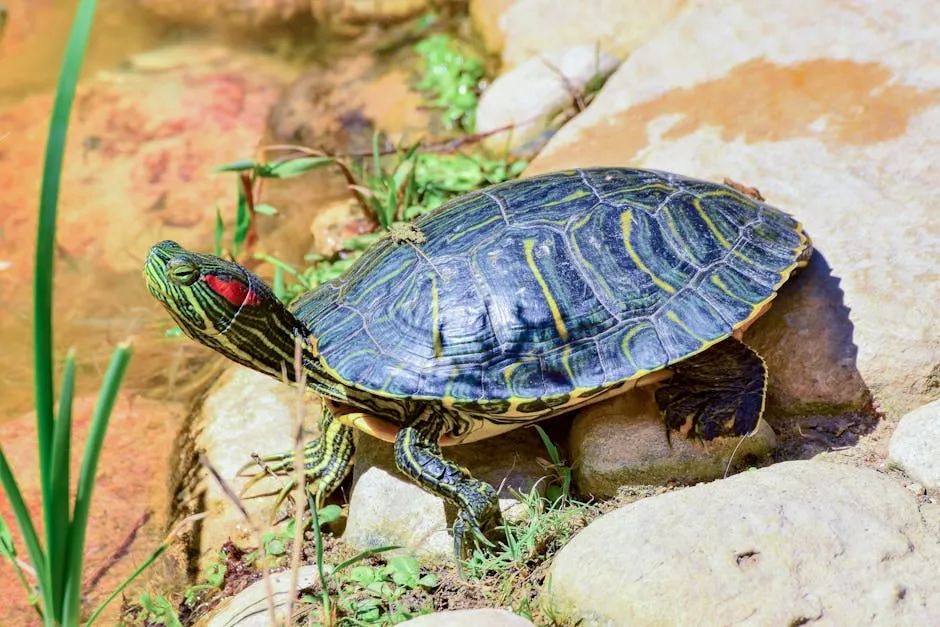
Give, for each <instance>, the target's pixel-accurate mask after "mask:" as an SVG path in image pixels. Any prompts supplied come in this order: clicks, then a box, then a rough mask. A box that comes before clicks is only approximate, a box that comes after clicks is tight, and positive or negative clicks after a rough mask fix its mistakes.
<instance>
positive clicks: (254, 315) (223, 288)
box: [144, 241, 346, 401]
mask: <svg viewBox="0 0 940 627" xmlns="http://www.w3.org/2000/svg"><path fill="white" fill-rule="evenodd" d="M144 277H145V279H146V281H147V287H148V289H149V290H150V293H151V294H153V296H154V297H155V298H156V299H157V300H159V301H160V303H161V304H163V306H164V307H165V308H166V310H167V311H168V312H169V313H170V315H171V316H172V317H173V319H174V320H175V321H176V323H177V324H178V325H179V327H180V329H181V330H182V331H183V333H185V334H186V335H188V336H189V337H191V338H193V339H194V340H196V341H197V342H199V343H201V344H203V345H205V346H208V347H209V348H211V349H213V350H215V351H217V352H219V353H221V354H223V355H225V356H226V357H228V358H229V359H231V360H232V361H235V362H237V363H240V364H242V365H244V366H247V367H249V368H252V369H253V370H257V371H259V372H263V373H265V374H269V375H271V376H273V377H276V378H278V379H281V378H283V377H286V378H287V379H288V380H290V381H296V380H297V378H298V373H297V372H296V368H295V366H294V362H295V351H296V343H297V342H298V341H299V343H300V346H301V360H302V364H303V369H304V371H305V373H306V377H307V385H308V386H310V387H311V388H313V389H314V390H316V391H317V392H319V393H321V394H323V395H325V396H327V397H329V398H332V399H334V400H338V401H344V400H345V398H346V394H345V390H344V388H343V386H342V385H340V384H339V383H338V382H336V381H334V380H332V379H331V378H330V377H329V375H327V374H326V372H324V371H323V369H322V368H321V367H320V364H319V361H318V360H317V359H316V357H314V355H313V354H312V353H311V351H310V344H309V333H308V331H307V329H306V327H305V326H304V324H303V323H302V322H301V321H300V320H298V319H297V317H296V316H294V314H292V313H291V312H290V311H289V310H288V309H287V307H285V306H284V305H283V303H281V301H280V300H278V298H277V297H276V296H275V295H274V292H273V291H272V290H271V289H270V288H269V287H268V286H267V285H265V284H264V282H263V281H262V280H261V279H259V278H258V277H257V276H255V275H254V274H252V273H251V272H249V271H248V270H247V269H245V268H244V267H243V266H241V265H239V264H237V263H234V262H232V261H228V260H225V259H220V258H219V257H214V256H212V255H202V254H199V253H193V252H190V251H187V250H185V249H184V248H182V247H181V246H179V245H178V244H176V243H175V242H170V241H166V242H160V243H159V244H156V245H155V246H153V247H152V248H151V250H150V254H149V255H148V257H147V262H146V265H145V266H144Z"/></svg>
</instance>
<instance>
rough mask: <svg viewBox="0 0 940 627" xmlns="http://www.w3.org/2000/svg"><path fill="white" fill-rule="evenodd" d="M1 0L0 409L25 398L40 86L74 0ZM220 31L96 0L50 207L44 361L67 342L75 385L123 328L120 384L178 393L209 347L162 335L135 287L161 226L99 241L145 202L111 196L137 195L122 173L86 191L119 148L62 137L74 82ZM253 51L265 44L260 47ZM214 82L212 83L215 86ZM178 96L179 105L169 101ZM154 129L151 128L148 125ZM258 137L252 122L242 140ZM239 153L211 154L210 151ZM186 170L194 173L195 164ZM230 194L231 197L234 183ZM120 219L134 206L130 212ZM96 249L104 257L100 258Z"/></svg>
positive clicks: (159, 320)
mask: <svg viewBox="0 0 940 627" xmlns="http://www.w3.org/2000/svg"><path fill="white" fill-rule="evenodd" d="M2 4H4V5H5V7H6V9H7V14H6V23H5V27H4V28H3V30H2V31H0V33H2V35H0V37H2V39H0V188H2V189H4V190H6V191H7V193H5V194H4V195H3V197H0V302H2V303H3V307H2V309H0V421H3V420H9V419H12V418H14V417H16V416H18V415H21V414H22V413H24V412H26V411H29V410H30V409H31V408H32V402H33V389H32V385H33V371H32V323H31V320H32V306H33V305H32V270H33V258H32V256H33V245H34V241H35V215H36V208H35V207H36V206H37V203H38V189H39V181H40V173H41V167H42V146H43V145H44V142H45V132H46V127H47V124H48V122H47V120H48V114H49V110H50V108H51V102H52V93H53V90H54V88H55V82H56V80H57V77H58V72H59V64H60V62H61V57H62V54H63V51H64V46H65V41H66V38H67V35H68V30H69V28H70V26H71V19H72V16H73V11H74V8H75V5H76V2H75V0H68V1H62V0H3V1H2ZM232 38H233V35H231V34H229V35H227V36H226V35H221V34H213V33H208V32H205V31H204V30H201V29H198V28H193V27H179V26H173V25H170V24H168V23H166V22H163V21H160V20H158V19H157V18H155V17H154V16H152V15H151V14H149V13H147V12H145V11H143V10H142V9H140V8H138V7H137V4H136V2H132V1H130V0H100V1H99V3H98V10H97V13H96V17H95V27H94V30H93V31H92V35H91V41H90V43H89V48H88V52H87V55H86V58H85V63H84V67H83V72H82V82H81V83H80V86H79V93H78V95H77V97H76V102H75V106H74V108H73V116H72V127H71V129H72V131H73V132H72V133H71V134H70V147H71V148H72V150H70V151H67V156H66V165H65V174H64V178H63V183H62V192H61V194H62V195H61V202H60V208H59V209H60V212H59V233H58V238H59V241H60V244H62V245H60V246H59V249H58V251H57V252H58V254H57V257H56V268H55V270H56V282H55V294H54V298H55V301H54V303H55V304H54V307H55V347H56V361H57V363H58V364H61V362H62V359H63V357H64V355H65V352H66V351H67V350H68V348H74V349H75V350H76V353H77V359H78V366H79V368H78V389H79V394H84V393H93V392H94V391H95V390H96V389H97V386H98V385H99V384H100V382H101V378H102V377H101V375H102V373H103V371H104V369H105V367H106V365H107V362H108V359H109V357H110V354H111V352H112V350H113V348H114V346H115V345H116V344H117V343H118V342H120V341H122V340H125V339H130V340H131V341H132V343H133V347H134V357H133V359H132V361H131V365H130V368H129V370H128V373H127V378H126V379H125V381H126V383H125V389H126V390H130V391H135V392H141V393H145V394H147V395H148V396H155V397H158V398H168V399H169V398H184V399H185V397H186V396H187V395H188V394H191V393H193V391H194V390H198V389H199V387H200V385H199V384H200V383H202V382H201V381H198V380H196V378H197V377H198V374H197V373H198V370H199V366H201V365H203V364H205V362H206V361H207V359H208V357H209V355H208V353H207V352H206V351H204V350H203V349H202V348H201V347H198V346H194V345H193V344H192V343H191V342H189V341H187V340H185V339H173V338H167V337H165V335H164V334H165V331H167V330H168V329H170V328H171V326H172V324H171V321H170V320H169V318H168V317H167V316H166V315H165V313H164V312H163V311H162V310H161V309H160V308H159V307H158V306H157V305H156V304H155V303H154V302H153V301H152V299H151V298H150V297H149V295H148V294H147V292H146V290H145V289H144V287H143V282H142V280H141V275H140V271H139V269H138V268H139V267H140V264H141V261H142V259H143V256H144V254H145V253H146V248H147V244H148V243H149V242H152V241H156V240H157V239H162V237H163V235H164V232H163V230H161V229H162V227H160V228H156V229H154V233H153V236H152V238H150V239H148V237H146V236H143V237H139V238H137V239H133V238H129V239H128V241H126V242H120V241H119V242H118V243H119V244H120V246H115V244H114V241H115V240H119V235H120V234H119V235H118V237H117V238H115V236H114V233H111V234H110V235H111V241H110V243H108V242H106V238H107V237H108V230H109V228H111V229H112V230H113V229H115V228H117V227H115V226H114V224H113V218H114V216H126V215H131V214H129V213H127V212H133V211H135V210H136V211H138V212H139V211H141V209H143V210H144V211H145V212H146V211H152V210H153V207H145V208H142V207H140V206H130V207H126V208H125V207H121V206H115V205H116V204H117V203H120V202H122V200H124V199H126V198H131V199H132V200H139V197H138V196H134V194H135V193H136V191H134V190H133V186H132V185H128V186H127V188H128V189H129V190H131V191H130V192H126V193H125V194H124V196H122V195H121V193H115V194H109V193H100V194H99V193H98V192H100V190H104V189H107V188H108V187H109V185H108V178H109V177H113V181H114V185H115V186H117V185H118V184H119V183H120V182H121V181H123V180H124V179H126V178H127V175H128V172H126V171H125V170H124V169H123V168H124V167H125V164H126V162H127V160H122V158H121V156H120V153H119V152H118V153H117V154H116V155H115V154H110V155H107V156H102V153H103V148H102V146H105V147H107V137H106V136H105V137H103V138H99V137H97V136H95V137H82V138H80V140H81V146H80V147H79V149H75V146H73V145H72V144H74V143H75V142H76V141H78V139H76V138H75V135H76V134H77V133H78V131H77V130H76V127H81V125H82V124H83V122H84V121H86V120H87V119H88V118H94V116H95V111H94V110H93V109H94V108H95V106H96V103H95V102H92V104H91V107H90V108H91V110H89V105H88V103H84V104H83V98H86V97H87V94H85V95H83V92H82V87H83V86H84V85H87V84H88V83H90V82H95V81H96V80H97V77H98V76H99V75H100V74H101V73H108V72H110V73H112V76H111V77H110V78H109V79H108V80H109V81H111V82H110V83H109V84H108V85H111V84H113V85H118V86H119V85H120V81H121V80H123V77H122V75H121V72H122V71H123V70H124V69H126V68H127V67H128V63H129V59H131V58H132V57H133V56H134V55H139V54H140V53H146V52H148V51H151V50H155V49H160V48H162V47H165V46H167V45H174V46H178V45H181V44H189V43H192V44H199V45H204V44H212V45H214V44H218V45H220V46H222V45H225V44H227V43H229V42H230V41H231V39H232ZM226 39H227V40H228V41H226ZM249 45H250V42H249ZM258 54H262V55H263V54H270V55H271V56H272V57H274V56H275V53H265V52H264V51H261V52H258ZM164 62H165V61H164ZM146 70H147V68H144V71H146ZM176 87H177V88H178V85H177V86H176ZM225 88H226V85H224V84H221V86H220V87H219V89H225ZM104 91H105V96H106V97H111V94H110V92H107V91H106V90H104ZM170 97H173V96H172V95H171V96H170ZM119 104H120V105H122V106H123V104H124V103H119ZM132 104H133V103H132ZM178 106H179V107H180V108H183V107H186V106H190V105H187V103H185V102H179V105H178ZM116 110H118V109H117V108H116ZM222 113H223V114H224V113H225V112H224V111H223V112H222ZM182 114H183V113H181V115H182ZM143 122H144V123H145V122H146V120H144V121H143ZM261 125H262V126H263V121H262V122H261ZM100 126H101V125H100V124H99V127H100ZM104 128H105V129H107V126H106V125H105V126H104ZM119 130H120V132H123V133H125V135H122V137H124V136H126V134H127V133H126V129H119ZM159 132H160V129H157V130H156V131H154V134H157V135H158V134H159ZM194 132H195V131H194ZM258 139H260V133H259V134H258V137H257V138H256V139H254V140H253V141H255V142H256V141H257V140H258ZM159 141H160V137H157V138H156V140H153V138H151V137H143V138H141V139H140V142H139V144H138V145H137V146H135V147H134V148H139V147H140V146H145V145H148V142H150V144H151V145H155V144H158V142H159ZM245 143H246V144H248V143H249V142H248V141H246V142H245ZM250 147H253V144H250V145H249V148H250ZM125 148H127V146H123V147H121V146H118V147H117V148H116V149H115V150H120V149H125ZM164 152H166V153H168V154H170V156H171V158H176V157H177V154H178V152H179V150H178V148H177V147H176V146H170V147H169V148H166V149H165V151H164ZM249 154H250V153H249ZM244 156H246V155H245V154H231V155H224V156H222V155H220V156H219V157H221V159H220V162H222V161H224V160H233V159H237V158H242V157H244ZM96 158H100V161H101V164H102V165H101V167H102V170H100V171H95V169H94V167H93V166H90V164H92V163H93V162H94V159H96ZM76 162H81V163H76ZM171 165H172V162H171ZM212 165H218V164H217V163H214V164H212ZM95 175H100V176H101V178H102V179H103V180H104V182H103V183H94V184H89V185H87V186H86V184H87V182H88V179H89V178H90V177H93V176H95ZM198 176H202V172H201V171H200V174H199V175H198ZM200 183H202V184H204V183H203V182H202V181H199V180H196V181H194V185H198V184H200ZM11 190H12V191H11ZM89 190H90V191H89ZM96 190H97V191H96ZM182 193H185V192H182ZM89 195H90V197H89ZM231 196H232V198H234V193H233V194H232V195H231ZM158 200H159V199H158ZM201 209H202V207H200V210H201ZM205 210H206V211H209V212H211V211H213V209H212V207H205ZM140 217H144V216H140ZM122 219H123V218H122ZM127 219H129V220H131V221H133V220H134V219H136V218H135V217H134V216H133V215H132V216H131V217H130V218H127ZM89 222H90V223H89ZM165 222H166V223H172V219H171V218H167V219H166V220H165ZM109 223H111V224H109ZM198 228H199V227H194V229H193V230H197V229H198ZM199 230H200V231H201V230H202V229H199ZM157 231H159V232H157ZM193 237H194V238H198V239H199V240H200V241H201V242H203V243H205V241H206V240H207V239H208V240H209V241H211V228H210V229H208V230H205V232H198V233H194V235H193ZM102 251H103V252H104V254H106V255H107V256H108V257H109V258H108V259H102ZM194 358H195V359H194Z"/></svg>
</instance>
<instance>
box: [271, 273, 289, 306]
mask: <svg viewBox="0 0 940 627" xmlns="http://www.w3.org/2000/svg"><path fill="white" fill-rule="evenodd" d="M271 289H272V290H273V291H274V296H275V297H276V298H277V299H278V300H279V301H282V302H283V301H284V300H286V297H287V290H286V289H284V268H282V267H281V266H274V283H273V285H272V286H271Z"/></svg>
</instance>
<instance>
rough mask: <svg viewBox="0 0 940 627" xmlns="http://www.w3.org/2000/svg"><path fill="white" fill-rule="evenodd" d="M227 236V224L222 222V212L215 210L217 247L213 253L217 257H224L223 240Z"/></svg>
mask: <svg viewBox="0 0 940 627" xmlns="http://www.w3.org/2000/svg"><path fill="white" fill-rule="evenodd" d="M224 236H225V223H224V222H222V211H221V210H220V209H219V208H218V207H216V208H215V246H214V248H213V251H214V252H215V256H216V257H221V256H222V238H223V237H224Z"/></svg>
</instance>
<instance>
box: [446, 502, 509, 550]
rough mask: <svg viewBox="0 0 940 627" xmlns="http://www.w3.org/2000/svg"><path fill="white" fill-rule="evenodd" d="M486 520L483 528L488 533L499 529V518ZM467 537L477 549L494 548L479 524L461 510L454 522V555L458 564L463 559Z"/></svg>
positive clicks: (494, 544)
mask: <svg viewBox="0 0 940 627" xmlns="http://www.w3.org/2000/svg"><path fill="white" fill-rule="evenodd" d="M486 520H487V521H488V522H487V523H485V526H486V528H487V530H488V531H489V532H492V531H493V530H495V529H499V528H500V526H499V523H501V516H495V517H489V518H488V519H486ZM468 536H469V537H470V538H472V539H473V543H474V544H475V545H476V547H477V548H479V547H481V546H482V547H487V548H490V549H494V548H496V543H495V542H493V541H492V540H490V539H489V538H488V537H487V532H485V531H484V530H483V526H481V524H480V522H478V521H477V520H476V519H474V517H473V515H472V514H470V513H469V512H467V510H463V509H462V510H460V513H458V514H457V520H455V521H454V555H455V556H456V558H457V562H458V563H459V562H460V560H462V559H463V557H464V549H465V548H466V544H465V543H466V539H467V537H468Z"/></svg>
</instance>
